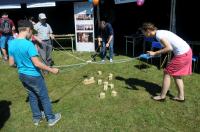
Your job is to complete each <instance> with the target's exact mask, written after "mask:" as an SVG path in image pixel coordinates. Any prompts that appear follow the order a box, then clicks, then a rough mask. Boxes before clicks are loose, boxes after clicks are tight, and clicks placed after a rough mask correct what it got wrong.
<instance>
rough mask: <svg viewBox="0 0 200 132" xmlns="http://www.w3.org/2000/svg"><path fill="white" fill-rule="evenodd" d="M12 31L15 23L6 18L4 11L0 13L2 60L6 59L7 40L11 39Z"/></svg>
mask: <svg viewBox="0 0 200 132" xmlns="http://www.w3.org/2000/svg"><path fill="white" fill-rule="evenodd" d="M12 31H15V25H14V23H13V21H12V20H11V19H10V18H8V14H7V13H6V12H4V13H2V16H1V19H0V32H1V38H0V48H1V52H2V54H3V59H4V61H7V60H8V54H7V47H8V43H9V41H10V40H12V39H13V36H12Z"/></svg>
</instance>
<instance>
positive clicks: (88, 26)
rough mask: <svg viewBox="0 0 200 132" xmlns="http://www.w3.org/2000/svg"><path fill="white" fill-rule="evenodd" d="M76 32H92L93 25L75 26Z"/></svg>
mask: <svg viewBox="0 0 200 132" xmlns="http://www.w3.org/2000/svg"><path fill="white" fill-rule="evenodd" d="M76 29H77V30H86V31H89V30H93V24H78V25H76Z"/></svg>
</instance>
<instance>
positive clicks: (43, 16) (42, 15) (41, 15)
mask: <svg viewBox="0 0 200 132" xmlns="http://www.w3.org/2000/svg"><path fill="white" fill-rule="evenodd" d="M39 19H47V17H46V15H45V14H44V13H40V14H39Z"/></svg>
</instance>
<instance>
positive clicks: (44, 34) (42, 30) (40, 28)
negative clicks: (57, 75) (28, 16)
mask: <svg viewBox="0 0 200 132" xmlns="http://www.w3.org/2000/svg"><path fill="white" fill-rule="evenodd" d="M38 18H39V22H38V23H36V24H35V25H34V29H35V30H36V32H37V37H38V38H39V39H40V40H42V41H43V43H42V44H41V45H40V46H39V53H40V55H41V58H42V60H43V61H44V63H45V64H46V65H48V66H51V65H53V60H52V57H51V52H52V50H53V46H52V43H51V39H54V35H53V31H52V29H51V26H50V25H49V24H48V23H46V19H47V17H46V15H45V14H44V13H40V14H39V16H38Z"/></svg>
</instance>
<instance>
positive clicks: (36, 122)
mask: <svg viewBox="0 0 200 132" xmlns="http://www.w3.org/2000/svg"><path fill="white" fill-rule="evenodd" d="M40 122H41V119H33V124H34V125H35V126H38V125H39V123H40Z"/></svg>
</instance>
